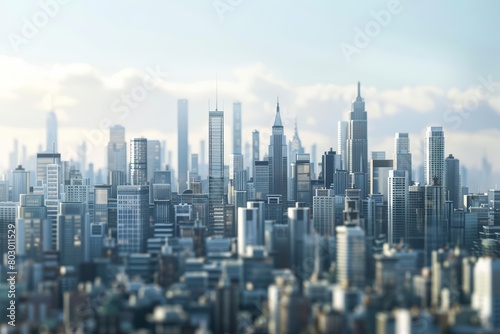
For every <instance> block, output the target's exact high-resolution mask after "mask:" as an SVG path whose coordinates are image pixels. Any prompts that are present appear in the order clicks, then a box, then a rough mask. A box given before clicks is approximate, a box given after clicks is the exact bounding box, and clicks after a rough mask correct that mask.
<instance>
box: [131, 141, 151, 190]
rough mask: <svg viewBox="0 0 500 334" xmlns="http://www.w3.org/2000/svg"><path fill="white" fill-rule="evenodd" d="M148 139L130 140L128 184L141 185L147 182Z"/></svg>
mask: <svg viewBox="0 0 500 334" xmlns="http://www.w3.org/2000/svg"><path fill="white" fill-rule="evenodd" d="M147 173H148V140H147V139H146V138H133V139H131V140H130V173H129V174H130V184H131V185H134V186H141V185H145V184H147V183H148V177H147Z"/></svg>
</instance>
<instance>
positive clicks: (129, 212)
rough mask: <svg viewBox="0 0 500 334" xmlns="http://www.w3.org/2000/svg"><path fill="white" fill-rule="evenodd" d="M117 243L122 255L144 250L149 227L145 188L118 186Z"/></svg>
mask: <svg viewBox="0 0 500 334" xmlns="http://www.w3.org/2000/svg"><path fill="white" fill-rule="evenodd" d="M117 203H118V205H117V230H118V234H117V241H118V249H119V252H120V253H121V254H122V255H128V254H131V253H141V252H144V251H145V250H146V245H145V238H146V231H147V229H148V226H149V190H148V187H147V186H118V201H117Z"/></svg>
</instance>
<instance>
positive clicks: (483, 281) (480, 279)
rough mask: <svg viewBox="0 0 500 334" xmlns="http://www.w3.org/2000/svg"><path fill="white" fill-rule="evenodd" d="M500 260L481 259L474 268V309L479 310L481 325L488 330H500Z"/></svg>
mask: <svg viewBox="0 0 500 334" xmlns="http://www.w3.org/2000/svg"><path fill="white" fill-rule="evenodd" d="M499 280H500V260H499V259H495V258H491V257H481V258H479V259H478V261H477V263H476V265H475V268H474V293H473V295H472V303H471V304H472V307H473V308H474V309H476V310H478V313H479V319H480V322H481V324H482V325H483V326H484V327H485V328H488V329H499V328H500V289H499V288H498V281H499Z"/></svg>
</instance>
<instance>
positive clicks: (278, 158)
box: [268, 102, 288, 202]
mask: <svg viewBox="0 0 500 334" xmlns="http://www.w3.org/2000/svg"><path fill="white" fill-rule="evenodd" d="M268 162H269V171H270V173H269V193H270V194H276V195H281V198H282V199H283V201H285V202H286V201H287V200H288V157H287V147H286V137H285V133H284V129H283V123H282V122H281V115H280V105H279V102H278V104H277V106H276V117H275V119H274V124H273V129H272V135H271V138H270V143H269V156H268Z"/></svg>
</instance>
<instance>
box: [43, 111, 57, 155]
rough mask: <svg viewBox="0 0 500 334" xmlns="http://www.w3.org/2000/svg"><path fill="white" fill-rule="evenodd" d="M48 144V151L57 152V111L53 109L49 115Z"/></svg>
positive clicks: (46, 147)
mask: <svg viewBox="0 0 500 334" xmlns="http://www.w3.org/2000/svg"><path fill="white" fill-rule="evenodd" d="M46 132H47V133H46V135H47V144H46V146H45V149H46V150H47V152H52V153H56V152H58V147H57V117H56V114H55V112H53V111H51V112H49V113H48V115H47V127H46Z"/></svg>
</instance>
